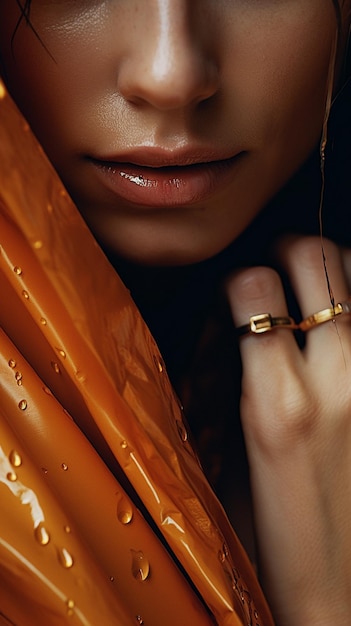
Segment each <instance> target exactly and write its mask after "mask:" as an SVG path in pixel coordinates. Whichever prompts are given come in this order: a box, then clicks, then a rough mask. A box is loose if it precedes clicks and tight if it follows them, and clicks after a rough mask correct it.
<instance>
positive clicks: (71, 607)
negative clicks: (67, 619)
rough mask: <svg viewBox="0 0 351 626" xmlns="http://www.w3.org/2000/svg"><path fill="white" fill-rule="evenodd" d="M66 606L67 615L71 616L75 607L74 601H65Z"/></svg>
mask: <svg viewBox="0 0 351 626" xmlns="http://www.w3.org/2000/svg"><path fill="white" fill-rule="evenodd" d="M66 606H67V615H73V612H74V607H75V604H74V600H67V602H66Z"/></svg>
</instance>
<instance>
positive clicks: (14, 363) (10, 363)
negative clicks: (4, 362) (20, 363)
mask: <svg viewBox="0 0 351 626" xmlns="http://www.w3.org/2000/svg"><path fill="white" fill-rule="evenodd" d="M16 365H17V363H16V361H15V360H14V359H10V360H9V367H11V369H12V370H13V369H14V368H15V367H16Z"/></svg>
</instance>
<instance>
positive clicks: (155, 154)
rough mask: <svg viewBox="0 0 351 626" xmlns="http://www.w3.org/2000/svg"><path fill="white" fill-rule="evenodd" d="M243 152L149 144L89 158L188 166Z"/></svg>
mask: <svg viewBox="0 0 351 626" xmlns="http://www.w3.org/2000/svg"><path fill="white" fill-rule="evenodd" d="M241 152H242V151H241V150H239V151H236V152H234V153H233V151H231V152H229V151H226V152H224V151H219V150H215V149H213V148H211V149H204V148H199V149H189V148H187V149H180V150H179V149H178V150H165V149H160V148H150V147H149V146H147V147H140V148H134V149H131V150H126V151H124V152H121V153H119V154H108V155H104V156H100V155H94V156H91V157H89V158H90V159H91V160H92V161H95V162H97V163H99V164H101V165H113V164H117V163H119V164H121V163H128V164H133V165H137V166H139V167H150V168H152V167H153V168H160V167H186V166H189V165H204V164H207V163H208V164H210V163H214V162H220V161H228V160H230V159H233V158H234V157H236V156H238V155H239V154H241Z"/></svg>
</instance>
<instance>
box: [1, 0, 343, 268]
mask: <svg viewBox="0 0 351 626" xmlns="http://www.w3.org/2000/svg"><path fill="white" fill-rule="evenodd" d="M349 4H350V3H349V2H348V5H349ZM345 12H346V9H345ZM19 16H20V11H19V8H18V5H17V2H16V0H1V2H0V55H1V58H2V60H3V67H4V74H5V76H6V80H7V83H8V86H9V88H10V91H11V92H12V94H13V96H14V98H15V99H16V101H17V103H18V104H19V106H20V108H21V109H22V111H23V113H24V114H25V115H26V117H27V118H28V120H29V122H30V123H31V125H32V128H33V130H34V132H35V133H36V135H37V136H38V138H39V140H40V141H41V143H42V145H43V147H44V149H45V150H46V151H47V154H48V155H49V157H50V159H51V161H52V162H53V164H54V166H55V167H56V169H57V170H58V172H59V174H60V176H61V178H62V180H63V182H64V183H65V185H66V187H67V189H68V190H69V192H70V193H71V195H72V197H73V199H74V200H75V202H76V204H77V205H78V208H79V210H80V211H81V213H82V215H83V216H84V218H85V219H86V220H87V222H88V224H89V225H90V227H91V229H92V230H93V232H94V233H95V235H96V236H97V237H98V239H99V240H100V241H101V242H102V243H103V244H104V245H106V246H108V247H110V248H111V249H113V250H115V251H116V252H118V253H119V254H121V255H122V256H125V257H127V258H129V259H132V260H134V261H137V262H142V263H152V264H154V263H156V264H178V263H181V264H182V263H189V262H194V261H199V260H202V259H204V258H207V257H209V256H211V255H213V254H216V253H217V252H219V251H220V250H222V249H223V248H225V247H226V246H227V245H228V244H229V243H230V242H231V241H232V240H233V239H235V238H236V237H237V236H238V235H239V234H240V233H241V232H242V231H243V229H244V228H245V227H246V226H247V225H248V224H249V223H250V222H251V221H252V219H253V218H254V217H255V216H256V215H257V213H258V212H259V211H260V210H261V209H262V207H263V206H264V205H265V204H266V202H267V201H268V200H269V199H270V198H271V197H272V196H273V195H274V194H275V193H276V192H277V191H278V190H279V188H281V187H282V186H283V185H284V183H285V182H286V181H287V180H288V179H289V178H290V177H291V175H292V174H293V173H294V172H295V171H296V170H297V168H298V167H299V166H300V165H301V164H302V162H303V161H304V160H305V159H306V157H307V156H308V155H309V153H310V152H311V150H312V149H313V148H314V146H315V145H316V143H317V142H318V139H319V136H320V131H321V126H322V121H323V115H324V107H325V95H326V86H327V74H328V67H329V60H330V54H331V49H332V42H333V37H334V36H335V32H336V21H335V14H334V9H333V6H332V2H331V1H330V0H215V1H213V0H128V1H127V2H126V1H125V0H32V5H31V13H30V18H31V24H30V25H28V24H26V23H25V21H24V20H22V22H21V24H20V26H19V28H18V29H17V31H16V34H15V37H14V39H13V43H12V48H11V38H12V35H13V33H14V31H15V29H16V24H17V22H18V19H19Z"/></svg>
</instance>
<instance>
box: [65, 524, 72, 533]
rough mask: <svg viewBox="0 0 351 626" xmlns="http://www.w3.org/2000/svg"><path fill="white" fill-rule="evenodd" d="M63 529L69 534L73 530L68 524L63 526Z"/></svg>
mask: <svg viewBox="0 0 351 626" xmlns="http://www.w3.org/2000/svg"><path fill="white" fill-rule="evenodd" d="M63 530H64V531H65V533H67V534H68V535H69V533H70V532H71V527H70V526H68V524H66V526H64V527H63Z"/></svg>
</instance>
